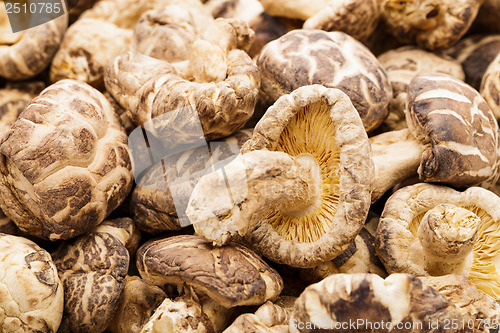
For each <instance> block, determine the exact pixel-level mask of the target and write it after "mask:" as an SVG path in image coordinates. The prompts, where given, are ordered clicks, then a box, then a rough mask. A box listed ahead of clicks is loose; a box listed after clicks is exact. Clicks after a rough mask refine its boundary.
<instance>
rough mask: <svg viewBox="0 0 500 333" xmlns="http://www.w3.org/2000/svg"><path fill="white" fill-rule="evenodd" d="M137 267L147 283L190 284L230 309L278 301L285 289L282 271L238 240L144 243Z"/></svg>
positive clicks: (180, 239) (186, 237)
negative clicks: (221, 243) (215, 243)
mask: <svg viewBox="0 0 500 333" xmlns="http://www.w3.org/2000/svg"><path fill="white" fill-rule="evenodd" d="M137 268H138V269H139V272H140V274H141V276H142V278H143V279H144V281H146V282H147V283H150V284H154V285H158V286H163V285H165V284H167V283H170V284H186V285H188V286H191V287H192V288H194V290H195V292H196V293H200V294H206V295H207V296H208V297H210V298H211V299H212V300H214V301H215V302H217V303H219V304H220V305H222V306H225V307H227V308H230V307H233V306H237V305H257V304H262V303H264V302H265V301H267V300H274V299H276V298H277V297H278V295H279V293H280V292H281V290H282V289H283V281H282V279H281V277H280V276H279V275H278V273H277V272H276V271H275V270H274V269H273V268H271V267H269V266H268V265H267V264H266V263H265V262H264V261H263V260H262V259H260V258H259V257H258V256H257V255H256V254H255V253H253V252H252V251H250V250H249V249H247V248H245V247H244V246H242V245H239V244H235V243H231V244H230V245H226V246H223V247H214V246H212V245H211V244H210V242H209V241H207V240H205V239H203V238H202V237H198V236H189V235H182V236H174V237H170V238H166V239H161V240H157V241H153V242H150V243H147V244H145V245H143V246H142V247H141V248H140V249H139V251H138V253H137Z"/></svg>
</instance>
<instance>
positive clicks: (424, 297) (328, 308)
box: [289, 274, 462, 333]
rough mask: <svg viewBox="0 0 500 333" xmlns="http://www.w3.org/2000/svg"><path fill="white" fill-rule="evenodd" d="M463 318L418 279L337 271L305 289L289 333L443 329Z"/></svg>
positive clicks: (435, 330) (450, 304)
mask: <svg viewBox="0 0 500 333" xmlns="http://www.w3.org/2000/svg"><path fill="white" fill-rule="evenodd" d="M461 319H462V317H461V313H460V311H459V310H458V308H457V307H456V306H455V305H454V304H453V303H452V302H451V301H450V300H449V299H448V298H446V297H444V296H443V295H441V294H440V293H439V292H438V291H436V290H435V289H434V288H432V287H430V286H428V285H426V284H424V283H422V281H420V280H419V279H418V278H416V277H413V276H410V275H406V274H392V275H390V276H389V277H387V278H386V279H385V280H384V279H383V278H381V277H380V276H378V275H375V274H334V275H331V276H329V277H327V278H325V279H324V280H323V281H321V282H319V283H316V284H313V285H310V286H309V287H307V288H306V290H304V292H303V293H302V294H301V295H300V297H299V298H298V299H297V301H296V302H295V306H294V309H293V313H292V317H291V319H290V325H289V328H290V333H297V332H317V331H327V332H346V331H353V332H384V333H392V332H394V333H395V332H402V331H404V332H409V333H420V332H433V331H434V332H442V331H445V329H444V328H443V327H444V325H445V322H448V321H449V322H451V321H454V322H458V321H459V320H461ZM351 323H354V325H353V324H351ZM436 323H437V325H438V327H435V326H434V327H432V326H431V325H436ZM457 332H458V331H457Z"/></svg>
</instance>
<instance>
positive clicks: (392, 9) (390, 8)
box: [380, 0, 482, 50]
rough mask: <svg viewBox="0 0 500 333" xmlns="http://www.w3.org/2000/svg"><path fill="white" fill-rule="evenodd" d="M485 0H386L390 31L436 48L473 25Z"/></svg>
mask: <svg viewBox="0 0 500 333" xmlns="http://www.w3.org/2000/svg"><path fill="white" fill-rule="evenodd" d="M481 4H482V1H481V0H457V1H450V0H438V1H436V0H418V1H417V0H405V1H400V0H382V1H381V5H380V6H381V7H382V18H383V20H384V21H385V24H386V25H387V28H388V31H389V32H391V33H392V34H393V35H394V36H396V38H398V39H399V40H400V41H401V42H403V43H411V44H417V45H418V46H420V47H423V48H426V49H429V50H434V49H440V48H447V47H450V46H451V45H453V44H455V43H456V42H457V41H458V40H459V39H460V38H461V37H462V36H463V35H464V34H465V33H466V32H467V30H468V29H469V27H470V26H471V24H472V22H473V21H474V19H475V18H476V15H477V13H478V11H479V7H480V6H481Z"/></svg>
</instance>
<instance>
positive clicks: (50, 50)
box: [0, 1, 68, 80]
mask: <svg viewBox="0 0 500 333" xmlns="http://www.w3.org/2000/svg"><path fill="white" fill-rule="evenodd" d="M2 3H3V1H2ZM2 7H3V5H2ZM3 15H5V16H6V14H5V12H4V13H2V14H0V16H3ZM2 19H3V18H2V17H0V26H2V22H1V21H2ZM67 26H68V15H62V16H59V17H58V18H56V19H54V20H52V21H49V22H47V23H44V24H41V25H38V26H36V27H33V28H31V29H28V30H26V31H24V32H22V33H20V34H14V35H16V36H17V37H19V39H17V38H16V39H15V40H13V41H11V42H8V43H5V41H1V40H0V77H3V78H6V79H8V80H25V79H29V78H31V77H34V76H36V75H38V74H40V73H41V72H42V71H43V70H44V69H45V67H47V66H48V65H49V64H50V62H51V60H52V57H53V56H54V54H55V53H56V51H57V49H58V47H59V44H60V43H61V41H62V38H63V36H64V32H65V31H66V28H67ZM2 35H4V33H2ZM8 36H9V34H7V37H8ZM2 37H3V38H4V36H2Z"/></svg>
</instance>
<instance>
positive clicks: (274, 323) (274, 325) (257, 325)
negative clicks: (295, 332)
mask: <svg viewBox="0 0 500 333" xmlns="http://www.w3.org/2000/svg"><path fill="white" fill-rule="evenodd" d="M290 315H291V313H290V312H289V311H287V310H286V309H284V308H283V307H281V306H280V305H278V304H273V303H271V302H269V301H267V302H266V303H265V304H263V305H262V306H260V307H259V308H258V309H257V311H256V312H255V314H253V313H246V314H242V315H240V316H238V318H236V319H235V320H234V322H233V323H232V324H231V325H230V326H229V327H228V328H226V329H225V330H224V332H223V333H238V332H255V333H287V332H288V323H289V320H290Z"/></svg>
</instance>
